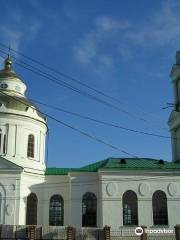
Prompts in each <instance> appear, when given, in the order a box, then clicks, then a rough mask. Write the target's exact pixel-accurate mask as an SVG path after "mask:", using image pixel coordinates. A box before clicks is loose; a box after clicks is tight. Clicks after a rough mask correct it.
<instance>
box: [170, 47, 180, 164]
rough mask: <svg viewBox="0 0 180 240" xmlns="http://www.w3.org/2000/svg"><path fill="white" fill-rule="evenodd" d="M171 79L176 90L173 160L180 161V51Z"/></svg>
mask: <svg viewBox="0 0 180 240" xmlns="http://www.w3.org/2000/svg"><path fill="white" fill-rule="evenodd" d="M170 77H171V79H172V84H173V89H174V109H173V110H172V112H171V114H170V117H169V121H168V125H169V128H170V131H171V141H172V158H173V161H178V162H179V161H180V51H177V52H176V63H175V64H174V65H173V67H172V70H171V74H170Z"/></svg>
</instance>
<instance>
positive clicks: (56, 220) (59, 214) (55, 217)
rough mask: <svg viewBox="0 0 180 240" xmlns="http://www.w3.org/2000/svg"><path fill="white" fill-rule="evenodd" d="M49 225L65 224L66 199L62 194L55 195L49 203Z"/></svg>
mask: <svg viewBox="0 0 180 240" xmlns="http://www.w3.org/2000/svg"><path fill="white" fill-rule="evenodd" d="M49 225H51V226H63V225H64V200H63V198H62V197H61V196H60V195H53V196H52V197H51V199H50V204H49Z"/></svg>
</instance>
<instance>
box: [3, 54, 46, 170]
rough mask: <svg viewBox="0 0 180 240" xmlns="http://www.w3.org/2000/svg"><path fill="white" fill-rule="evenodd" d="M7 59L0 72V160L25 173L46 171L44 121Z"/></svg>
mask: <svg viewBox="0 0 180 240" xmlns="http://www.w3.org/2000/svg"><path fill="white" fill-rule="evenodd" d="M25 91H26V85H25V83H24V82H23V80H22V78H21V77H20V76H18V75H17V74H16V73H15V72H14V71H13V69H12V59H11V58H10V56H8V57H7V58H6V60H5V61H4V69H2V70H1V71H0V156H1V157H3V158H5V159H7V160H8V161H11V162H13V163H15V164H17V165H19V166H21V167H22V168H23V169H24V170H25V171H26V172H31V173H39V174H41V173H42V174H43V173H44V171H45V138H46V132H47V123H46V118H45V116H43V114H41V113H40V112H39V111H38V109H37V107H36V106H35V105H34V104H33V103H32V102H30V101H29V100H28V99H27V98H26V96H25Z"/></svg>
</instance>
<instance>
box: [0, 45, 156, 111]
mask: <svg viewBox="0 0 180 240" xmlns="http://www.w3.org/2000/svg"><path fill="white" fill-rule="evenodd" d="M0 45H1V46H2V47H3V48H6V49H8V50H9V47H8V46H7V45H5V44H3V43H2V42H0ZM10 50H11V51H13V52H14V53H15V54H18V55H20V56H22V57H23V58H25V59H27V60H30V61H31V62H34V63H36V64H38V65H40V66H41V67H43V68H45V69H46V70H47V69H49V70H50V71H51V72H53V73H56V74H58V75H60V76H62V77H64V78H66V79H69V80H71V81H73V82H75V83H77V84H79V85H81V86H84V87H86V88H88V89H90V90H92V91H94V92H96V93H98V94H100V95H102V96H103V97H106V98H109V99H111V100H113V101H115V102H118V103H120V104H123V105H124V104H126V105H127V103H124V102H122V101H120V100H119V99H117V98H115V97H113V96H111V95H109V94H106V93H104V92H103V91H100V90H99V89H96V88H94V87H92V86H90V85H89V84H87V83H84V82H82V81H80V80H78V79H77V78H74V77H72V76H70V75H69V74H65V73H63V72H62V71H59V70H57V69H55V68H53V67H51V66H48V65H46V64H44V63H41V62H40V61H38V60H36V59H34V58H32V57H29V56H27V55H25V54H23V53H22V52H20V51H17V50H15V49H12V48H11V49H10ZM138 108H139V109H140V111H142V113H144V114H149V115H153V116H154V114H151V113H148V112H145V111H144V110H142V109H141V107H138Z"/></svg>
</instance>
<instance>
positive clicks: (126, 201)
mask: <svg viewBox="0 0 180 240" xmlns="http://www.w3.org/2000/svg"><path fill="white" fill-rule="evenodd" d="M123 225H138V202H137V195H136V193H135V192H133V191H131V190H128V191H126V192H125V193H124V194H123Z"/></svg>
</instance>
